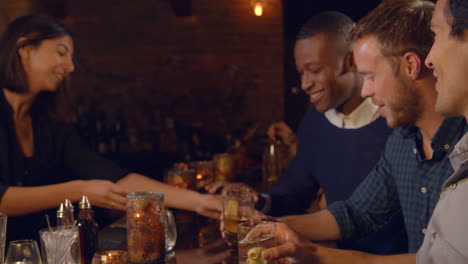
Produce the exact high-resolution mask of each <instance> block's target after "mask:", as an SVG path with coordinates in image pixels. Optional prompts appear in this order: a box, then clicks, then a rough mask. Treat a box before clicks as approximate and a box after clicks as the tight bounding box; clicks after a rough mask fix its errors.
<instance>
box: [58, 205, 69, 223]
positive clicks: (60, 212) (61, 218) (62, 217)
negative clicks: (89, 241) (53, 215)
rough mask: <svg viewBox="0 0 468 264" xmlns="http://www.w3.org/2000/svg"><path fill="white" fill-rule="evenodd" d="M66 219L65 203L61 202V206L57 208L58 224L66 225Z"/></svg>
mask: <svg viewBox="0 0 468 264" xmlns="http://www.w3.org/2000/svg"><path fill="white" fill-rule="evenodd" d="M66 225H67V223H66V220H65V207H64V205H63V203H60V206H59V208H58V209H57V226H66Z"/></svg>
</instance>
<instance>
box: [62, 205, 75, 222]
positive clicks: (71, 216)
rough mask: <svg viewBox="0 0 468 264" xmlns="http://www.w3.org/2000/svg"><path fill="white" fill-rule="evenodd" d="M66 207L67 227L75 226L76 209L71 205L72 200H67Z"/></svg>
mask: <svg viewBox="0 0 468 264" xmlns="http://www.w3.org/2000/svg"><path fill="white" fill-rule="evenodd" d="M63 206H64V209H65V210H64V217H65V225H68V226H71V225H74V224H75V208H74V207H73V204H72V203H71V201H70V199H65V203H64V204H63Z"/></svg>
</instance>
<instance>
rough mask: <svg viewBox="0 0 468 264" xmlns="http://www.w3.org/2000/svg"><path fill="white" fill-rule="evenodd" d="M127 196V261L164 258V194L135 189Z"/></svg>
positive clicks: (140, 261) (134, 262)
mask: <svg viewBox="0 0 468 264" xmlns="http://www.w3.org/2000/svg"><path fill="white" fill-rule="evenodd" d="M127 199H128V201H127V252H128V263H131V264H137V263H138V264H143V263H160V262H164V257H165V251H166V250H165V227H164V215H163V214H164V194H163V193H160V192H136V193H130V194H128V195H127Z"/></svg>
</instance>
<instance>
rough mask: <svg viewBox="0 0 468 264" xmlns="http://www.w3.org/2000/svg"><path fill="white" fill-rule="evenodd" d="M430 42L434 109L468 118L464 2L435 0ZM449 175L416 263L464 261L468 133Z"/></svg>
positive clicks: (467, 255)
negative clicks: (434, 91) (435, 98)
mask: <svg viewBox="0 0 468 264" xmlns="http://www.w3.org/2000/svg"><path fill="white" fill-rule="evenodd" d="M431 30H432V31H433V32H434V34H435V41H434V44H433V46H432V49H431V51H430V53H429V55H428V56H427V59H426V65H427V67H429V68H432V69H433V70H434V76H435V77H436V78H437V83H436V90H437V92H438V96H437V101H436V110H437V112H439V113H441V114H443V115H445V116H457V115H463V116H465V118H468V89H467V85H468V75H467V74H466V69H467V68H468V2H467V1H466V0H439V1H438V2H437V4H436V7H435V10H434V15H433V17H432V20H431ZM450 161H451V163H452V166H453V169H454V171H455V172H454V174H453V175H452V176H450V178H449V179H448V180H447V181H446V182H445V184H444V186H443V190H442V193H441V195H440V199H439V202H438V204H437V206H436V208H435V209H434V213H433V215H432V218H431V220H430V222H429V225H428V227H427V232H426V235H425V237H424V242H423V245H422V246H421V248H420V249H419V251H418V253H417V256H416V261H417V263H424V264H432V263H450V264H458V263H468V229H467V228H466V219H467V218H468V211H467V210H466V208H464V206H466V203H467V202H468V162H467V161H468V134H465V136H464V137H463V138H462V139H461V140H460V141H459V142H458V143H457V145H456V146H455V149H454V150H453V152H452V153H451V155H450Z"/></svg>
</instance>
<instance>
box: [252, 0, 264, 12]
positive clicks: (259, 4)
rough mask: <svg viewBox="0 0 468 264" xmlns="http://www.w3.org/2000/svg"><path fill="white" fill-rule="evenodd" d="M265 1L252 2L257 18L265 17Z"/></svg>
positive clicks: (253, 0)
mask: <svg viewBox="0 0 468 264" xmlns="http://www.w3.org/2000/svg"><path fill="white" fill-rule="evenodd" d="M265 2H266V1H265V0H251V4H252V8H253V11H254V14H255V15H256V16H261V15H263V9H264V8H265Z"/></svg>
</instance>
